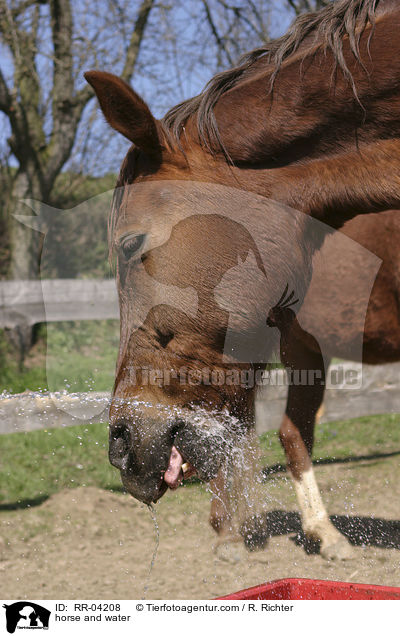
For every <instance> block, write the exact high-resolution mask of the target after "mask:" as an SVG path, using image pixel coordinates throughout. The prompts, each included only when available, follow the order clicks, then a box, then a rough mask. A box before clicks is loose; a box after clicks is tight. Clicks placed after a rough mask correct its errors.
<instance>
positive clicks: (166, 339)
mask: <svg viewBox="0 0 400 636" xmlns="http://www.w3.org/2000/svg"><path fill="white" fill-rule="evenodd" d="M173 337H174V334H173V333H172V331H167V332H166V333H164V332H162V331H161V330H160V329H156V338H157V341H158V342H159V343H160V345H161V346H162V348H163V349H165V348H166V346H167V345H168V344H169V343H170V342H171V340H172V338H173Z"/></svg>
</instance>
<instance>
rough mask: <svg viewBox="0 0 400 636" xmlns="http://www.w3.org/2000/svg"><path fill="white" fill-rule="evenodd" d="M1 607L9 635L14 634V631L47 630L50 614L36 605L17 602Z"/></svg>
mask: <svg viewBox="0 0 400 636" xmlns="http://www.w3.org/2000/svg"><path fill="white" fill-rule="evenodd" d="M3 607H4V608H5V610H6V627H7V631H8V633H9V634H14V632H15V630H16V629H49V619H50V614H51V612H50V610H48V609H46V608H45V607H42V606H41V605H38V604H37V603H32V602H31V601H17V602H16V603H12V604H11V605H3Z"/></svg>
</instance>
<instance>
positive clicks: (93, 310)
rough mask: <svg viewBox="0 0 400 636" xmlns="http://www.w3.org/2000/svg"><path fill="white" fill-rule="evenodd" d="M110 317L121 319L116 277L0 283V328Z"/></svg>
mask: <svg viewBox="0 0 400 636" xmlns="http://www.w3.org/2000/svg"><path fill="white" fill-rule="evenodd" d="M107 318H115V319H117V320H118V319H119V309H118V298H117V290H116V286H115V281H114V280H113V279H104V280H90V279H57V280H41V281H40V280H26V281H2V282H0V328H5V327H8V328H9V329H13V328H15V327H18V326H25V325H34V324H36V323H39V322H59V321H62V320H100V319H107Z"/></svg>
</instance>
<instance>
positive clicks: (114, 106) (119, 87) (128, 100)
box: [84, 71, 161, 155]
mask: <svg viewBox="0 0 400 636" xmlns="http://www.w3.org/2000/svg"><path fill="white" fill-rule="evenodd" d="M84 76H85V79H86V81H87V82H88V83H89V84H90V85H91V86H92V88H93V89H94V91H95V93H96V95H97V99H98V100H99V103H100V108H101V110H102V111H103V114H104V116H105V118H106V120H107V121H108V123H109V124H110V126H111V127H112V128H114V129H115V130H116V131H118V132H119V133H121V135H124V137H127V139H129V140H130V141H132V142H133V143H134V144H135V146H137V147H138V148H140V149H141V150H143V151H144V152H145V153H147V154H149V155H154V154H159V153H160V150H161V143H160V138H159V135H158V130H157V122H156V120H155V118H154V117H153V115H152V114H151V112H150V109H149V107H148V106H147V104H146V103H145V102H144V101H143V99H142V98H141V97H139V95H137V93H135V91H134V90H132V88H131V87H130V86H128V84H127V83H126V82H124V80H122V79H121V78H119V77H117V76H116V75H113V74H112V73H104V72H102V71H88V72H87V73H85V74H84Z"/></svg>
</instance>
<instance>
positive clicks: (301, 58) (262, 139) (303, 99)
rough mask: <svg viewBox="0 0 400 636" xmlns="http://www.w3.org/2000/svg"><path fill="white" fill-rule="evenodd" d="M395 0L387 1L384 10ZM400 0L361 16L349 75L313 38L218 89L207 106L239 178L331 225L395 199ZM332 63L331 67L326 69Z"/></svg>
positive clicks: (346, 50)
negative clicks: (367, 18)
mask: <svg viewBox="0 0 400 636" xmlns="http://www.w3.org/2000/svg"><path fill="white" fill-rule="evenodd" d="M392 6H394V7H395V10H393V11H392V10H391V7H392ZM399 28H400V7H399V6H398V5H390V3H388V4H387V5H386V10H385V12H383V13H382V14H381V15H380V16H378V17H377V21H376V25H375V30H374V33H373V35H372V37H371V39H370V36H371V26H370V25H369V26H368V27H367V28H366V29H365V31H364V33H363V35H362V37H361V40H360V58H361V60H362V62H360V61H357V60H355V59H354V56H353V53H352V51H351V50H350V44H349V41H348V39H346V38H344V40H343V55H344V57H345V59H346V63H347V66H348V69H349V71H350V73H351V77H352V81H349V78H348V77H345V76H344V74H343V73H342V71H341V70H338V69H337V66H336V62H335V60H334V57H333V54H332V53H330V52H329V51H328V52H326V51H324V50H322V49H321V47H318V46H314V47H313V48H311V49H310V50H309V51H308V52H307V54H305V53H304V51H300V52H298V53H297V54H296V55H294V56H292V57H290V58H288V59H287V61H286V62H284V63H283V65H282V67H281V69H280V71H279V73H278V75H277V77H276V79H275V83H274V86H273V90H272V91H268V86H269V85H270V80H271V67H270V66H268V67H267V68H266V69H265V70H264V72H262V70H261V66H262V59H260V60H258V62H257V64H258V66H257V67H255V69H254V72H253V74H252V75H248V78H247V79H246V81H241V82H239V83H238V84H237V85H236V86H235V87H234V88H232V89H230V90H228V91H227V92H226V93H224V94H223V95H222V96H221V97H220V98H219V100H218V102H217V104H216V105H215V107H214V115H215V118H216V121H217V125H218V130H219V136H220V142H221V144H222V145H223V147H224V150H225V153H226V155H228V156H229V158H230V160H231V161H232V163H233V168H232V170H231V173H232V174H234V175H235V179H236V180H237V181H238V183H239V184H240V185H239V187H244V188H246V189H250V190H253V189H254V190H255V191H257V192H259V193H260V194H264V195H265V196H270V197H271V198H273V199H276V200H278V201H282V202H284V203H286V204H288V205H290V206H292V207H294V208H297V209H301V210H303V211H305V212H307V213H309V214H311V215H312V216H314V217H316V218H318V219H319V220H321V221H324V222H326V223H328V224H329V225H331V226H333V227H340V226H341V225H343V223H344V222H345V221H346V220H349V219H350V218H352V217H353V216H356V215H357V214H362V213H368V212H375V211H380V210H384V209H388V208H390V207H398V206H399V205H400V188H399V177H398V173H399V171H398V166H399V161H400V115H399V113H400V82H399V78H400V39H399V38H398V32H399ZM335 69H336V70H335Z"/></svg>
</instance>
